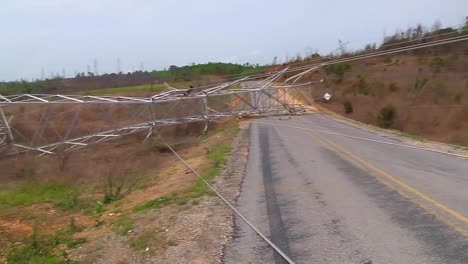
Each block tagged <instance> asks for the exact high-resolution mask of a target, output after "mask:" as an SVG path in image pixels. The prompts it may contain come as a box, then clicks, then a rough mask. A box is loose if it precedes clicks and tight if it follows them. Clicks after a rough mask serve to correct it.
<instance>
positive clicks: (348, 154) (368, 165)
mask: <svg viewBox="0 0 468 264" xmlns="http://www.w3.org/2000/svg"><path fill="white" fill-rule="evenodd" d="M262 124H269V125H273V126H275V125H276V124H273V123H262ZM291 128H297V129H302V130H305V131H306V132H307V133H308V134H309V135H311V136H313V137H314V138H316V139H317V140H318V141H319V142H320V143H322V144H323V145H325V146H328V147H330V148H332V149H333V150H335V151H337V152H338V153H341V154H343V155H345V156H346V157H348V158H349V159H351V160H352V161H354V162H356V163H358V165H359V164H360V165H361V166H363V167H365V168H367V169H370V170H372V171H375V172H377V173H378V174H379V175H381V176H383V177H384V178H385V179H386V180H383V179H381V178H380V177H377V179H379V180H380V181H381V182H382V183H384V184H385V185H387V186H388V187H390V188H392V189H394V190H396V191H397V192H398V193H400V194H401V195H402V196H404V197H405V198H407V199H409V200H410V201H412V202H413V203H415V204H416V205H418V206H419V207H421V208H423V209H424V210H425V211H427V212H428V213H430V214H432V215H434V216H435V217H436V218H437V219H439V220H440V221H442V222H444V223H445V224H447V225H448V226H450V227H452V228H453V229H455V230H457V231H458V232H459V233H461V234H462V235H464V236H465V237H468V230H466V229H464V228H463V227H460V226H458V225H457V224H455V223H453V222H451V221H450V220H449V219H447V218H445V217H443V216H441V215H440V214H438V213H436V212H435V211H433V210H432V209H430V208H428V207H427V206H425V205H423V204H422V203H420V202H419V201H417V200H415V199H411V198H410V197H409V196H408V195H407V194H405V193H403V192H402V191H401V190H399V189H398V188H396V187H395V186H393V185H392V184H390V183H389V182H388V181H390V182H393V183H394V184H396V185H398V186H400V187H403V188H404V189H406V190H407V191H409V192H410V193H412V194H414V195H416V196H418V197H419V198H421V199H423V200H425V201H427V202H429V203H430V204H432V205H434V206H435V207H437V208H439V209H441V210H442V211H444V212H446V213H448V214H450V215H451V216H453V217H454V218H456V219H458V220H459V221H461V222H463V223H465V224H468V218H467V217H465V216H464V215H463V214H461V213H460V212H458V211H456V210H454V209H451V208H449V207H448V206H446V205H444V204H442V203H441V202H438V201H436V200H434V199H433V198H431V197H429V196H428V195H426V194H424V193H422V192H420V191H418V190H416V189H415V188H414V187H412V186H410V185H408V184H406V183H405V182H403V181H402V180H400V179H398V178H396V177H395V176H392V175H390V174H389V173H387V172H385V171H383V170H381V169H380V168H377V167H376V166H374V165H372V164H371V163H369V162H367V161H365V160H363V159H361V158H359V157H357V156H356V155H354V154H352V153H351V152H349V151H347V150H345V149H343V148H342V147H339V146H338V145H336V144H334V143H332V142H330V141H328V140H326V139H324V138H323V137H321V136H319V135H318V134H317V133H314V132H311V131H309V130H307V129H306V128H301V127H292V126H291Z"/></svg>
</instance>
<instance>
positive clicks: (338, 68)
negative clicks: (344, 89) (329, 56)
mask: <svg viewBox="0 0 468 264" xmlns="http://www.w3.org/2000/svg"><path fill="white" fill-rule="evenodd" d="M349 69H351V63H349V62H343V63H337V64H332V65H328V66H327V68H326V71H327V73H328V74H329V73H334V74H336V76H338V77H339V79H340V80H341V79H343V76H344V73H345V71H347V70H349Z"/></svg>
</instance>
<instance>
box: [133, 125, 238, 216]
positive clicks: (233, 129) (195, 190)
mask: <svg viewBox="0 0 468 264" xmlns="http://www.w3.org/2000/svg"><path fill="white" fill-rule="evenodd" d="M239 129H240V128H239V123H237V122H233V123H228V124H226V125H224V126H222V127H220V128H218V129H215V130H213V131H210V132H208V133H207V134H206V135H204V138H205V139H206V138H209V137H212V136H214V135H218V134H221V133H230V134H232V135H235V134H237V132H238V131H239ZM230 152H231V145H230V143H226V142H220V143H218V144H216V145H214V146H212V147H211V148H209V149H208V150H207V152H206V157H207V158H208V159H209V160H210V163H211V164H210V167H208V168H207V169H206V170H205V171H204V172H203V173H202V174H201V175H202V177H203V179H205V180H206V181H208V182H209V183H211V182H212V181H213V179H214V178H215V177H216V176H218V175H219V173H220V172H221V168H222V166H224V165H225V164H226V159H227V156H228V155H229V153H230ZM205 194H213V192H212V191H211V190H210V189H209V188H208V186H206V184H205V183H204V182H203V181H202V180H201V179H200V178H198V179H197V180H196V182H195V184H194V185H193V186H192V187H190V188H189V189H187V190H185V191H184V192H183V193H172V194H171V195H169V196H161V197H158V198H156V199H153V200H149V201H146V202H143V203H141V204H140V205H137V206H136V207H135V208H134V209H133V211H134V212H142V211H146V210H149V209H157V208H161V207H163V206H166V205H169V204H178V205H185V204H187V203H188V201H190V200H192V199H196V198H199V197H201V196H203V195H205ZM197 203H198V202H197Z"/></svg>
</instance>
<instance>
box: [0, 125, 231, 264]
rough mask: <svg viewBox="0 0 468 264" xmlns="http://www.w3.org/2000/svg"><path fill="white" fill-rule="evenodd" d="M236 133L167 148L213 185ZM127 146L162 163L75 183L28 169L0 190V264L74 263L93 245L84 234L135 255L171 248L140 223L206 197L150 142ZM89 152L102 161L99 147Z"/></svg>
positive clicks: (221, 128)
mask: <svg viewBox="0 0 468 264" xmlns="http://www.w3.org/2000/svg"><path fill="white" fill-rule="evenodd" d="M238 131H239V126H238V123H237V122H228V123H226V124H223V125H218V126H217V127H216V128H215V129H212V130H209V132H208V133H207V134H206V135H204V136H202V137H201V138H200V139H199V140H197V141H193V143H187V142H186V140H185V141H184V140H181V139H180V138H174V139H172V141H173V142H174V143H173V144H171V145H173V146H174V147H175V149H176V150H177V151H178V152H179V153H180V154H181V155H182V156H184V157H185V158H186V159H187V160H188V161H189V162H191V160H192V159H195V160H196V163H195V165H194V167H195V168H196V169H197V171H199V172H200V173H201V174H202V176H203V177H204V179H205V180H207V181H208V182H210V183H212V182H213V181H214V179H215V178H216V176H217V175H219V174H220V172H221V170H222V167H223V166H224V165H225V163H226V159H227V156H228V155H229V153H230V151H231V141H232V139H233V138H234V137H235V136H236V134H237V133H238ZM178 140H179V141H180V140H181V141H180V142H182V143H179V142H178ZM184 142H185V143H184ZM114 144H117V143H114ZM129 147H130V148H134V150H131V153H135V154H134V155H135V158H136V157H138V159H137V160H139V161H141V160H142V159H146V157H147V159H148V160H154V159H155V157H159V158H158V159H159V160H160V161H161V163H159V162H158V164H161V165H158V166H157V167H156V169H150V170H147V171H140V172H136V171H132V172H129V171H128V170H127V172H124V173H121V172H119V170H120V169H118V168H117V167H115V169H114V170H113V172H114V174H107V173H104V174H102V175H99V174H95V175H93V177H92V178H90V179H81V180H80V181H79V182H76V181H70V180H67V179H66V177H65V178H64V179H61V180H60V179H58V178H57V177H51V175H48V176H47V178H48V179H47V180H42V181H40V179H41V177H42V175H41V173H40V172H41V168H39V167H37V168H36V167H35V168H34V171H35V173H34V175H32V176H30V177H29V178H21V179H20V180H16V181H18V182H17V183H14V184H8V185H4V186H3V187H2V188H1V189H0V209H1V210H0V234H2V236H3V238H2V239H0V262H7V263H78V261H77V260H76V253H74V252H75V251H76V250H78V248H80V250H83V249H86V248H88V247H94V246H93V244H92V243H88V242H91V241H92V240H93V238H90V237H89V236H90V235H91V236H92V234H93V233H96V232H97V233H100V234H101V236H102V235H104V234H107V236H111V235H114V236H119V237H121V239H122V241H123V242H124V245H126V247H128V249H129V250H135V251H145V252H146V251H148V250H147V248H148V247H149V246H151V247H152V248H151V250H149V251H148V252H154V251H155V250H156V251H158V252H162V251H164V250H165V249H166V248H168V247H170V246H175V245H177V242H175V241H174V240H173V239H170V238H169V237H168V236H167V234H166V232H167V231H164V230H165V229H162V227H158V225H156V224H153V225H152V226H151V228H149V229H148V228H147V227H146V226H145V225H144V224H142V223H141V221H143V220H145V219H146V215H147V214H152V213H154V212H155V211H158V210H161V209H163V208H165V207H170V208H172V207H173V208H174V209H175V210H176V211H180V210H182V211H184V210H188V209H189V208H190V207H192V206H197V205H198V204H199V202H200V199H202V198H203V196H206V195H208V196H210V195H212V192H211V191H210V189H209V188H207V187H206V185H205V184H204V183H203V182H202V181H201V180H200V179H198V178H197V177H196V176H195V175H193V174H192V173H189V174H187V172H186V169H185V168H184V167H183V166H182V165H181V164H180V162H179V161H178V160H177V159H176V158H175V157H174V156H173V155H172V154H171V153H169V152H168V151H167V149H166V148H165V147H164V146H163V145H161V144H158V143H157V141H156V143H152V142H148V143H147V144H145V145H141V146H140V145H135V144H134V143H132V145H131V146H129ZM96 150H97V151H98V152H99V153H100V154H101V155H104V156H102V158H105V155H106V154H105V153H106V150H105V149H104V150H102V151H101V150H99V149H98V148H96ZM126 152H129V151H128V150H127V151H126ZM127 160H128V158H127ZM162 161H164V162H162ZM115 162H119V161H115ZM128 162H131V161H130V160H128ZM38 164H39V163H37V165H36V166H40V165H38ZM40 164H44V163H40ZM153 164H154V163H153ZM163 164H167V165H164V166H163ZM32 166H33V165H32ZM108 166H111V165H108ZM111 167H112V166H111ZM65 173H66V171H65ZM61 177H64V175H63V172H62V173H61ZM134 179H137V180H134ZM7 186H8V187H7ZM155 190H156V191H155ZM168 217H170V216H168ZM18 228H20V229H18ZM135 230H138V231H135ZM135 232H136V233H135ZM134 233H135V234H134ZM158 241H159V244H155V243H158ZM89 250H99V249H89ZM101 250H104V249H101ZM109 250H110V249H109Z"/></svg>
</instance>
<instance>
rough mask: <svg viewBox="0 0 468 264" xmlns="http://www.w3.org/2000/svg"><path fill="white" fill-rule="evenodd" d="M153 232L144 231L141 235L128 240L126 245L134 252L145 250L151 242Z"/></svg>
mask: <svg viewBox="0 0 468 264" xmlns="http://www.w3.org/2000/svg"><path fill="white" fill-rule="evenodd" d="M155 233H156V232H155V231H152V230H145V231H143V232H142V233H141V234H139V235H137V236H135V237H133V238H131V239H130V240H128V245H129V246H130V247H131V248H134V249H136V250H145V249H146V248H147V247H148V246H149V245H150V243H151V241H152V240H153V238H154V236H155V235H156V234H155Z"/></svg>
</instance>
